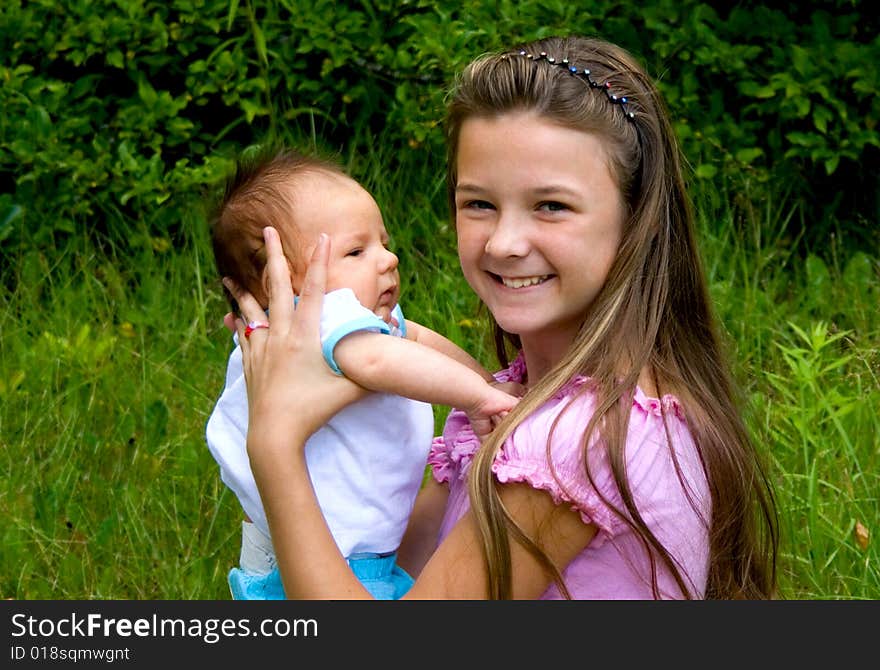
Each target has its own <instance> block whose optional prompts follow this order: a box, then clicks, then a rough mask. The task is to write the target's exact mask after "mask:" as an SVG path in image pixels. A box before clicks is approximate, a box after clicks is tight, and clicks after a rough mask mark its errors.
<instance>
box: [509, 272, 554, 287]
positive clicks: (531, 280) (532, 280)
mask: <svg viewBox="0 0 880 670" xmlns="http://www.w3.org/2000/svg"><path fill="white" fill-rule="evenodd" d="M549 276H550V275H540V276H539V277H520V278H518V279H508V278H507V277H502V278H501V282H502V283H503V284H504V285H505V286H507V287H508V288H523V287H525V286H534V285H535V284H540V283H541V282H542V281H544V280H546V279H547V277H549Z"/></svg>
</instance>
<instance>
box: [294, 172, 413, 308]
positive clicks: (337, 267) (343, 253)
mask: <svg viewBox="0 0 880 670" xmlns="http://www.w3.org/2000/svg"><path fill="white" fill-rule="evenodd" d="M294 197H295V202H296V205H295V206H296V212H297V215H296V220H297V228H298V231H299V234H300V236H301V237H302V239H303V247H302V251H303V254H302V256H301V258H303V259H309V258H311V255H312V251H313V250H314V248H315V245H316V244H317V240H318V235H319V234H321V233H327V234H328V235H329V236H330V264H329V266H328V269H327V291H328V292H329V291H334V290H336V289H340V288H350V289H352V290H353V291H354V294H355V295H356V296H357V299H358V301H359V302H360V303H361V304H362V305H363V306H364V307H366V308H367V309H369V310H372V311H373V312H375V314H376V315H377V316H379V318H381V319H383V320H384V321H385V322H386V323H387V322H389V320H390V318H391V310H392V309H393V308H394V306H395V305H396V304H397V301H398V298H399V297H400V278H399V276H398V274H397V256H395V255H394V254H393V253H392V252H391V251H389V250H388V248H387V246H386V245H387V244H388V233H387V232H386V231H385V224H384V223H383V222H382V213H381V212H380V211H379V206H378V205H377V204H376V201H375V200H373V197H372V196H371V195H370V194H369V193H367V191H365V190H364V189H363V187H361V186H360V185H359V184H358V183H357V182H355V181H354V180H353V179H349V178H347V177H343V176H341V175H339V176H337V175H330V174H327V173H323V172H320V173H314V174H309V175H306V176H303V177H302V178H301V179H300V180H299V181H298V183H297V186H296V192H295V194H294ZM299 265H300V266H302V264H299ZM304 275H305V270H304V269H303V270H302V271H299V272H295V273H294V275H293V277H292V279H293V286H294V289H295V290H296V291H297V293H298V292H299V290H300V289H301V287H302V281H303V277H304Z"/></svg>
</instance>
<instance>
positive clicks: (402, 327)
mask: <svg viewBox="0 0 880 670" xmlns="http://www.w3.org/2000/svg"><path fill="white" fill-rule="evenodd" d="M391 316H393V317H394V318H395V319H397V329H398V330H399V331H400V336H401V337H403V338H406V319H404V318H403V310H402V309H400V303H397V304H396V305H395V306H394V309H393V310H391Z"/></svg>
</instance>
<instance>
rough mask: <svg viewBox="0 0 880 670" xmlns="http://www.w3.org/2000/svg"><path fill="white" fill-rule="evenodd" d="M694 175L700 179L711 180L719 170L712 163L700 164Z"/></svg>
mask: <svg viewBox="0 0 880 670" xmlns="http://www.w3.org/2000/svg"><path fill="white" fill-rule="evenodd" d="M694 174H695V175H696V177H697V178H698V179H711V178H712V177H714V176H715V175H716V174H718V168H716V167H715V166H714V165H712V164H711V163H700V164H699V165H698V166H697V169H696V170H695V171H694Z"/></svg>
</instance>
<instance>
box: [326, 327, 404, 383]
mask: <svg viewBox="0 0 880 670" xmlns="http://www.w3.org/2000/svg"><path fill="white" fill-rule="evenodd" d="M359 330H372V331H374V332H377V333H385V334H388V333H390V332H391V329H390V328H389V327H388V324H387V323H385V322H384V321H383V320H382V319H380V318H379V317H378V316H373V317H372V318H370V317H369V316H364V317H360V318H357V319H353V320H352V321H346V322H345V323H343V324H342V325H341V326H339V327H338V328H337V329H336V330H334V331H333V332H332V333H330V335H329V336H328V337H327V338H326V339H325V340H324V344H323V346H322V351H323V352H324V360H325V361H327V365H329V366H330V368H331V369H332V370H333V372H335V373H336V374H338V375H340V376H341V375H342V370H340V369H339V366H338V365H337V364H336V360H335V359H334V358H333V350H334V349H335V348H336V345H337V344H339V340H341V339H342V338H343V337H345V336H346V335H351V334H352V333H355V332H357V331H359Z"/></svg>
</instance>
